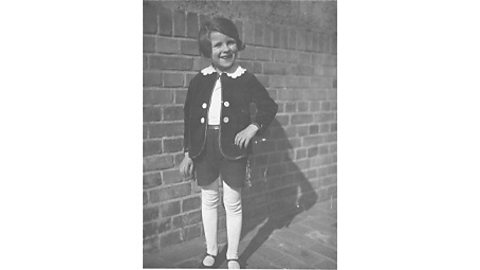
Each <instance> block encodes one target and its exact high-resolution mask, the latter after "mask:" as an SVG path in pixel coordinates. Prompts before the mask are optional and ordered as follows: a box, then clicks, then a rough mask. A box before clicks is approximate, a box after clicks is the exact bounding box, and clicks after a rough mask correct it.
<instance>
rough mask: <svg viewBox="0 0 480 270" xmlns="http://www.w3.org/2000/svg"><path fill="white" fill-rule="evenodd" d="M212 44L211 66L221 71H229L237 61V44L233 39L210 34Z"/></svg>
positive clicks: (222, 35) (219, 34)
mask: <svg viewBox="0 0 480 270" xmlns="http://www.w3.org/2000/svg"><path fill="white" fill-rule="evenodd" d="M210 42H211V43H212V57H211V58H212V64H213V66H214V67H215V68H217V69H219V70H221V71H229V70H231V68H232V67H233V66H234V64H235V60H236V59H237V53H238V48H237V43H236V42H235V39H233V38H231V37H229V36H227V35H224V34H222V33H220V32H212V33H210Z"/></svg>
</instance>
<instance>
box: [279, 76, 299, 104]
mask: <svg viewBox="0 0 480 270" xmlns="http://www.w3.org/2000/svg"><path fill="white" fill-rule="evenodd" d="M286 81H287V82H288V79H286ZM278 99H279V100H301V99H302V92H300V91H295V90H292V89H279V90H278Z"/></svg>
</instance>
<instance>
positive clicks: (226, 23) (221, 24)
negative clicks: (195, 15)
mask: <svg viewBox="0 0 480 270" xmlns="http://www.w3.org/2000/svg"><path fill="white" fill-rule="evenodd" d="M211 32H220V33H222V34H224V35H227V36H229V37H231V38H233V39H234V40H235V42H236V43H237V48H238V50H239V51H241V50H243V49H245V44H244V43H243V42H242V41H241V40H240V37H239V35H238V30H237V27H236V26H235V24H234V23H233V22H232V21H231V20H229V19H227V18H223V17H215V18H213V19H211V20H209V21H207V22H205V23H204V24H203V25H202V27H200V31H199V32H198V48H199V50H200V54H201V55H203V56H205V57H207V58H210V57H212V43H211V41H210V33H211Z"/></svg>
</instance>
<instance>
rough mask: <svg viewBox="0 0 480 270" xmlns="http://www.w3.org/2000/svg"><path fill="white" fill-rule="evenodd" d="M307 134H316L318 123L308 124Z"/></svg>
mask: <svg viewBox="0 0 480 270" xmlns="http://www.w3.org/2000/svg"><path fill="white" fill-rule="evenodd" d="M308 134H310V135H314V134H318V125H310V128H309V132H308Z"/></svg>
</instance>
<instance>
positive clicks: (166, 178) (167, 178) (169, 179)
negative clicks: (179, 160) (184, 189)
mask: <svg viewBox="0 0 480 270" xmlns="http://www.w3.org/2000/svg"><path fill="white" fill-rule="evenodd" d="M162 175H163V182H164V183H165V185H170V184H175V183H180V182H182V181H183V176H181V175H180V171H179V170H178V168H173V169H171V170H164V171H162Z"/></svg>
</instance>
